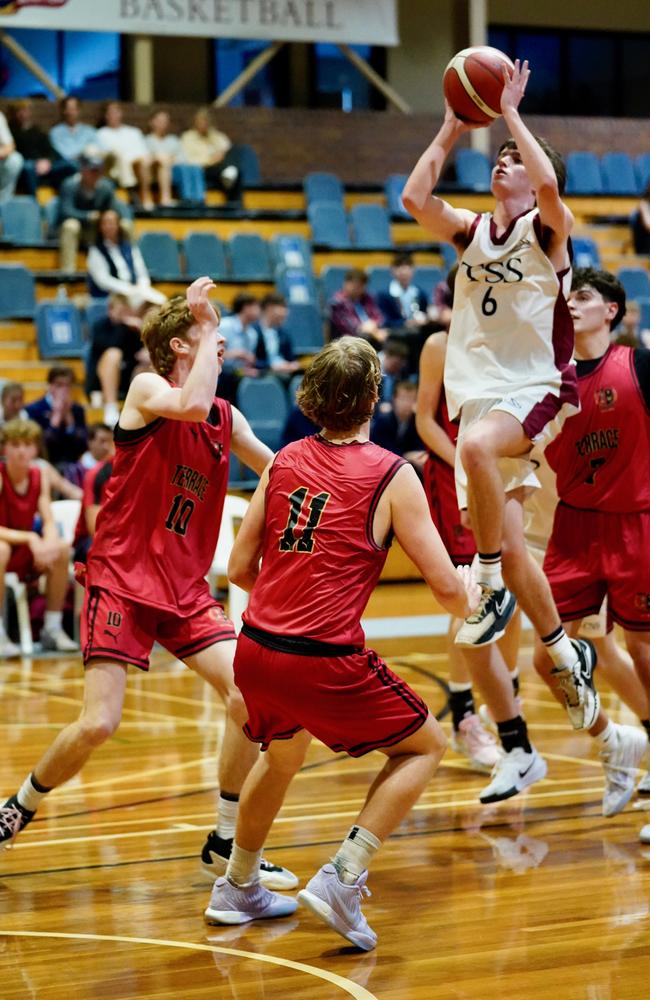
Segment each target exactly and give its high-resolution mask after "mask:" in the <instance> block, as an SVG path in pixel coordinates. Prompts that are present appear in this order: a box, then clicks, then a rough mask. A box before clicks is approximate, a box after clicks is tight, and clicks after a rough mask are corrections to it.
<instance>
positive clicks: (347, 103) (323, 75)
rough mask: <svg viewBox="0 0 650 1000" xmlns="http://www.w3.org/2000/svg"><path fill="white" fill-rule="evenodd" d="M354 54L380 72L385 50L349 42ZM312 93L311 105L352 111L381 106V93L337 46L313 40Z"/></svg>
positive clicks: (382, 100)
mask: <svg viewBox="0 0 650 1000" xmlns="http://www.w3.org/2000/svg"><path fill="white" fill-rule="evenodd" d="M350 48H351V49H353V50H354V51H355V52H356V53H358V55H360V56H361V58H362V59H365V60H366V62H369V63H370V64H371V65H372V66H373V68H374V69H376V70H377V72H379V73H380V74H382V75H383V71H384V70H385V50H384V49H376V48H373V47H371V46H370V45H351V46H350ZM312 90H313V96H312V102H311V103H312V105H313V106H315V107H328V108H340V109H341V110H343V111H352V110H359V109H367V108H383V107H385V101H384V98H383V97H382V95H381V94H380V93H379V91H378V90H376V88H375V87H373V86H372V84H371V83H369V82H368V80H366V78H365V76H363V74H362V73H360V72H359V70H358V69H357V68H356V66H353V65H352V63H351V62H350V60H349V59H348V58H347V57H346V56H345V55H344V54H343V53H342V52H341V50H340V49H339V47H338V46H337V45H333V44H332V43H330V42H316V43H315V45H314V46H313V87H312Z"/></svg>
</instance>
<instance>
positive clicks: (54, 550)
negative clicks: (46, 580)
mask: <svg viewBox="0 0 650 1000" xmlns="http://www.w3.org/2000/svg"><path fill="white" fill-rule="evenodd" d="M28 545H29V548H30V550H31V553H32V556H33V557H34V565H35V566H36V569H37V570H39V571H40V572H41V573H45V572H47V570H49V569H51V568H52V566H53V565H54V563H55V562H56V559H57V558H58V555H59V547H58V545H56V543H54V542H46V541H45V539H44V538H41V536H40V535H37V534H34V535H33V537H32V538H30V540H29V542H28Z"/></svg>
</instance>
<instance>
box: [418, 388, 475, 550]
mask: <svg viewBox="0 0 650 1000" xmlns="http://www.w3.org/2000/svg"><path fill="white" fill-rule="evenodd" d="M435 420H436V423H437V424H439V426H440V427H442V429H443V430H444V432H445V434H446V435H447V437H448V438H449V440H450V441H451V442H452V444H454V445H455V444H456V442H457V440H458V423H457V422H455V421H452V420H450V419H449V409H448V407H447V399H446V397H445V390H444V386H443V387H441V389H440V399H439V401H438V409H437V411H436V416H435ZM423 478H424V491H425V493H426V495H427V500H428V501H429V510H430V511H431V520H432V521H433V523H434V524H435V526H436V528H437V529H438V533H439V535H440V537H441V539H442V543H443V545H444V546H445V548H446V550H447V553H448V555H449V557H450V559H451V560H452V562H453V563H455V564H457V565H458V564H461V565H467V566H468V565H469V564H470V563H471V562H472V560H473V558H474V555H475V553H476V542H475V541H474V535H473V534H472V532H471V531H469V529H468V528H464V527H463V525H462V523H461V519H460V511H459V509H458V497H457V495H456V477H455V474H454V469H453V467H452V466H451V465H447V463H446V462H445V461H443V459H442V458H440V456H439V455H436V454H434V453H433V452H432V451H430V450H429V452H428V457H427V460H426V462H425V464H424V470H423Z"/></svg>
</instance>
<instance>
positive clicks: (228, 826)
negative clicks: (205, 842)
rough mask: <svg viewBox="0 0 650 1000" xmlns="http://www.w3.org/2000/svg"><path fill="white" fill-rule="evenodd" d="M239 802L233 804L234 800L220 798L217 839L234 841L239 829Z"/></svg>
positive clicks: (221, 796)
mask: <svg viewBox="0 0 650 1000" xmlns="http://www.w3.org/2000/svg"><path fill="white" fill-rule="evenodd" d="M238 809H239V800H238V799H237V800H236V801H234V802H233V800H232V799H225V798H224V797H223V795H220V796H219V815H218V817H217V837H222V838H223V840H232V838H233V837H234V836H235V830H236V829H237V811H238Z"/></svg>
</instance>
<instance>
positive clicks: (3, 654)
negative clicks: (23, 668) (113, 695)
mask: <svg viewBox="0 0 650 1000" xmlns="http://www.w3.org/2000/svg"><path fill="white" fill-rule="evenodd" d="M21 652H22V650H21V648H20V646H17V645H16V643H15V642H12V641H11V639H8V638H7V637H6V636H4V638H2V639H0V659H3V660H10V659H11V658H12V657H14V656H20V654H21Z"/></svg>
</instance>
